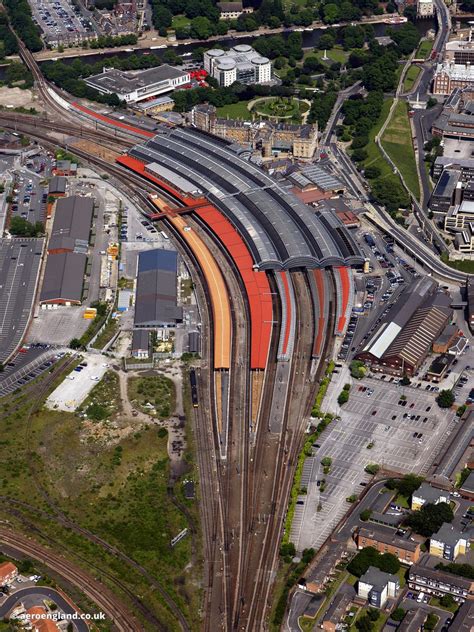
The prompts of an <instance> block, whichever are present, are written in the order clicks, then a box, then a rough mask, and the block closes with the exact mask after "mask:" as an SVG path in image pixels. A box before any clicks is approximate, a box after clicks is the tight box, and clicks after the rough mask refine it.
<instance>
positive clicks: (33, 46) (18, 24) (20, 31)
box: [3, 0, 43, 52]
mask: <svg viewBox="0 0 474 632" xmlns="http://www.w3.org/2000/svg"><path fill="white" fill-rule="evenodd" d="M3 4H4V5H5V7H6V8H7V11H8V15H9V16H10V21H11V24H12V26H13V28H14V29H15V31H16V33H17V35H18V37H20V38H21V40H22V41H23V43H24V44H25V46H26V47H27V48H28V50H31V51H33V52H35V51H38V50H41V49H42V48H43V41H42V40H41V37H40V31H39V29H38V27H37V26H36V25H35V23H34V22H33V19H32V16H31V9H30V5H29V4H28V0H3Z"/></svg>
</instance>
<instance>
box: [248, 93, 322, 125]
mask: <svg viewBox="0 0 474 632" xmlns="http://www.w3.org/2000/svg"><path fill="white" fill-rule="evenodd" d="M308 110H309V105H308V104H307V103H305V102H304V101H300V100H298V99H292V98H286V97H275V98H269V99H265V100H264V101H259V102H257V103H256V104H255V105H254V106H253V108H252V112H254V113H255V114H256V115H257V116H260V117H262V118H272V117H277V118H278V119H279V120H281V121H282V122H294V123H300V122H301V117H302V115H303V114H304V113H305V112H307V111H308Z"/></svg>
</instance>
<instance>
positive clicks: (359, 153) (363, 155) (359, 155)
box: [352, 149, 369, 162]
mask: <svg viewBox="0 0 474 632" xmlns="http://www.w3.org/2000/svg"><path fill="white" fill-rule="evenodd" d="M368 156H369V154H368V153H367V152H366V150H365V149H355V150H354V151H353V152H352V160H354V161H355V162H363V161H364V160H366V159H367V158H368Z"/></svg>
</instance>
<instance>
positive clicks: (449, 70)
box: [433, 61, 474, 95]
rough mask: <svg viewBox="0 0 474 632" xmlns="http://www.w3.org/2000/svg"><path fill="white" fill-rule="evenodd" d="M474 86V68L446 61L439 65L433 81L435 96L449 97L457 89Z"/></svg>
mask: <svg viewBox="0 0 474 632" xmlns="http://www.w3.org/2000/svg"><path fill="white" fill-rule="evenodd" d="M473 86H474V66H471V65H470V64H456V63H454V62H449V61H445V62H443V63H441V64H438V65H437V67H436V70H435V74H434V80H433V94H435V95H448V94H451V92H452V91H453V90H454V89H455V88H467V87H469V88H471V87H473Z"/></svg>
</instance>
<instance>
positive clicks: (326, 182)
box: [303, 165, 345, 191]
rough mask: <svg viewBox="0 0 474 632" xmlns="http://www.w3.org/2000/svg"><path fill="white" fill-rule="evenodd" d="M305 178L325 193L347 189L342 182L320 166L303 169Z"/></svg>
mask: <svg viewBox="0 0 474 632" xmlns="http://www.w3.org/2000/svg"><path fill="white" fill-rule="evenodd" d="M303 176H304V177H305V178H307V179H308V180H309V181H310V182H313V183H314V184H315V185H316V186H318V187H319V188H320V189H322V190H323V191H332V190H334V189H345V186H344V185H343V184H342V182H341V181H340V180H338V179H337V178H335V177H334V176H333V175H332V174H331V173H328V172H327V171H325V170H324V169H323V168H322V167H319V166H318V165H310V166H308V167H305V168H304V169H303Z"/></svg>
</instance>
